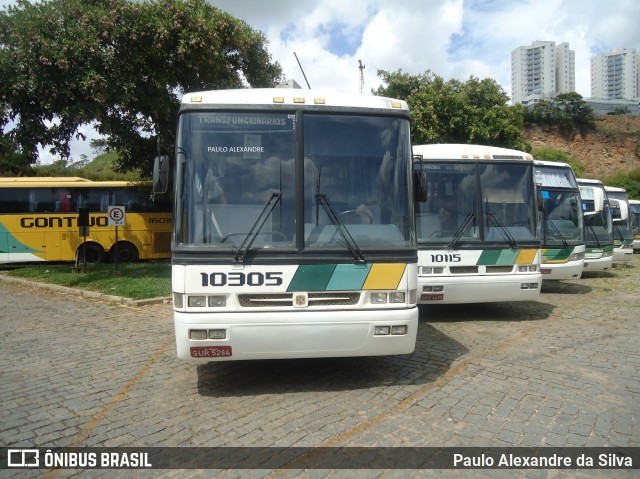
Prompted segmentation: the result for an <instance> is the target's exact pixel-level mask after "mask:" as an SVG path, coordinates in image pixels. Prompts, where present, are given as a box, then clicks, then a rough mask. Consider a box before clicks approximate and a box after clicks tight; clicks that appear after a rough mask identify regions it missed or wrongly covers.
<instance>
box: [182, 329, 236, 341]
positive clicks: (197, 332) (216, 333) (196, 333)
mask: <svg viewBox="0 0 640 479" xmlns="http://www.w3.org/2000/svg"><path fill="white" fill-rule="evenodd" d="M189 339H193V340H195V341H206V340H207V339H227V330H226V329H190V330H189Z"/></svg>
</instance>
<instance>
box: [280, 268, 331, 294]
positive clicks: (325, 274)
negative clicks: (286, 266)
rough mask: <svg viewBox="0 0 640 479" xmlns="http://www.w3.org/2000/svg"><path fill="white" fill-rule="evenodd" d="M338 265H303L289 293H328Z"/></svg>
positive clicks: (289, 288) (295, 275) (291, 284)
mask: <svg viewBox="0 0 640 479" xmlns="http://www.w3.org/2000/svg"><path fill="white" fill-rule="evenodd" d="M336 266H337V265H336V264H301V265H300V266H298V269H297V270H296V274H294V275H293V279H292V280H291V283H289V287H288V288H287V291H326V289H327V285H328V284H329V280H331V276H332V275H333V271H334V270H335V269H336Z"/></svg>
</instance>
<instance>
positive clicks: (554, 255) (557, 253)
mask: <svg viewBox="0 0 640 479" xmlns="http://www.w3.org/2000/svg"><path fill="white" fill-rule="evenodd" d="M572 253H573V249H566V248H549V249H546V250H542V257H543V258H544V260H545V261H558V260H566V259H567V258H569V256H571V254H572Z"/></svg>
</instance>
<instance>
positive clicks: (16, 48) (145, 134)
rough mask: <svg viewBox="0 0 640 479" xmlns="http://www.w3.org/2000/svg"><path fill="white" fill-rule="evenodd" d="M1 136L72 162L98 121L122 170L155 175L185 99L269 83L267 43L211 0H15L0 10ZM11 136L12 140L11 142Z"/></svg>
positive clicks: (23, 149) (25, 150)
mask: <svg viewBox="0 0 640 479" xmlns="http://www.w3.org/2000/svg"><path fill="white" fill-rule="evenodd" d="M0 72H2V78H3V81H2V82H1V84H0V101H1V102H2V107H3V109H4V111H5V112H6V114H5V116H4V117H3V118H2V119H3V120H4V121H3V124H2V125H0V126H2V127H3V128H4V129H5V130H6V129H7V128H8V127H9V123H10V122H11V123H13V124H14V125H15V126H14V128H13V129H11V130H10V132H8V133H6V134H5V135H4V136H5V137H8V141H10V142H13V144H14V145H15V147H16V150H17V151H19V152H20V154H21V155H22V156H23V158H24V159H26V161H28V162H29V163H33V162H35V161H36V159H37V147H38V145H42V146H44V145H52V153H54V154H57V155H60V156H62V157H63V158H64V157H68V156H69V141H70V140H72V139H73V138H74V137H82V135H81V134H80V133H78V127H80V126H81V125H84V124H89V123H92V122H95V124H96V129H97V131H98V132H99V133H100V134H102V135H104V136H105V137H106V140H105V146H106V147H107V148H109V149H112V150H114V151H117V152H118V153H119V165H118V166H119V168H121V169H122V170H131V169H135V168H138V167H140V166H143V169H144V170H146V171H147V172H148V171H149V170H150V168H151V167H150V163H151V161H150V159H151V158H152V157H153V156H154V155H155V152H156V136H159V138H160V140H161V144H162V146H163V148H164V149H165V151H166V152H169V151H170V150H171V145H172V144H173V140H174V135H175V132H174V130H175V119H176V114H177V111H178V107H179V101H180V97H181V96H182V94H183V93H184V92H186V91H198V90H206V89H219V88H237V87H242V86H243V84H244V82H245V81H246V82H247V83H248V84H249V85H251V86H254V87H266V86H272V85H273V84H274V83H275V82H276V81H278V80H279V79H280V76H281V69H280V66H279V65H278V64H277V63H272V61H271V57H270V55H269V53H268V52H267V50H266V39H265V37H264V36H263V34H262V33H260V32H257V31H254V30H253V29H251V28H250V27H249V26H248V25H247V24H246V23H245V22H243V21H241V20H238V19H235V18H233V17H231V16H230V15H228V14H226V13H224V12H222V11H220V10H218V9H216V8H215V7H213V6H211V5H210V4H208V3H207V2H206V1H205V0H154V1H145V2H136V1H133V0H50V1H47V2H39V3H30V2H28V1H27V0H17V2H16V5H15V6H14V7H8V8H7V10H5V11H2V12H0ZM5 139H6V138H5Z"/></svg>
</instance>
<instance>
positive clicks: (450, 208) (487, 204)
mask: <svg viewBox="0 0 640 479" xmlns="http://www.w3.org/2000/svg"><path fill="white" fill-rule="evenodd" d="M413 155H414V169H415V170H416V171H420V172H424V173H425V176H426V183H427V199H426V201H417V202H416V230H417V238H418V303H421V304H430V303H479V302H499V301H523V300H531V299H535V298H537V297H538V296H539V294H540V288H541V284H542V275H541V272H540V261H541V255H540V247H541V241H540V238H539V233H538V231H539V227H538V202H537V194H536V185H535V181H534V173H535V170H534V163H533V158H532V157H531V155H529V154H527V153H524V152H521V151H517V150H511V149H505V148H497V147H490V146H480V145H457V144H441V145H414V146H413Z"/></svg>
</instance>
